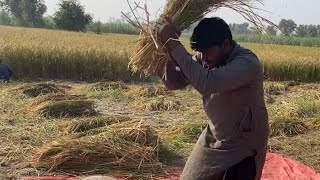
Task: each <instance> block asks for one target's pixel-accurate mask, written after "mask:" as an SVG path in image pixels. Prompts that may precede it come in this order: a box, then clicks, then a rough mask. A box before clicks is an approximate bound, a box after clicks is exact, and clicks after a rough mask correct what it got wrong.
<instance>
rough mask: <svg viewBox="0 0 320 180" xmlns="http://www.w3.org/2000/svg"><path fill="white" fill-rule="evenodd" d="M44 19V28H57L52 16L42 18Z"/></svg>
mask: <svg viewBox="0 0 320 180" xmlns="http://www.w3.org/2000/svg"><path fill="white" fill-rule="evenodd" d="M43 20H44V28H46V29H57V25H56V23H55V22H54V20H53V17H51V16H47V17H44V18H43Z"/></svg>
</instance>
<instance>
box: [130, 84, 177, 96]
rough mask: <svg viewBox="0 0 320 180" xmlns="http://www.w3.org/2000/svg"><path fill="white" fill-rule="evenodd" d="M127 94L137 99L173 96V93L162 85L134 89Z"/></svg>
mask: <svg viewBox="0 0 320 180" xmlns="http://www.w3.org/2000/svg"><path fill="white" fill-rule="evenodd" d="M127 94H128V95H130V96H135V97H154V96H164V95H171V94H172V92H171V91H169V90H168V89H167V88H166V87H165V86H162V85H150V86H142V87H133V88H131V89H130V90H129V91H128V92H127Z"/></svg>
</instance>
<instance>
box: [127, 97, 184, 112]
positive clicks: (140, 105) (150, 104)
mask: <svg viewBox="0 0 320 180" xmlns="http://www.w3.org/2000/svg"><path fill="white" fill-rule="evenodd" d="M130 106H131V108H132V109H134V110H138V111H176V110H180V108H181V107H182V105H181V103H180V102H179V101H175V100H169V99H165V98H164V97H160V98H155V99H148V100H141V99H140V100H136V101H135V102H133V103H132V104H131V105H130Z"/></svg>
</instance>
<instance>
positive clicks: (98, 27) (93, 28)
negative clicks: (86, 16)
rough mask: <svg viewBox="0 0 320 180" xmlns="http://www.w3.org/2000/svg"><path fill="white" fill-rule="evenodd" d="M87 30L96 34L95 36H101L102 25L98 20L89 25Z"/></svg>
mask: <svg viewBox="0 0 320 180" xmlns="http://www.w3.org/2000/svg"><path fill="white" fill-rule="evenodd" d="M89 30H91V31H92V32H94V33H96V34H101V33H102V23H101V21H100V20H99V21H98V22H93V23H91V25H90V27H89Z"/></svg>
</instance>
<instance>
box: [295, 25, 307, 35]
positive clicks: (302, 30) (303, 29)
mask: <svg viewBox="0 0 320 180" xmlns="http://www.w3.org/2000/svg"><path fill="white" fill-rule="evenodd" d="M307 33H308V26H307V25H299V26H298V27H297V28H296V36H298V37H307Z"/></svg>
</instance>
